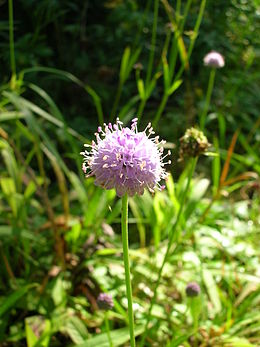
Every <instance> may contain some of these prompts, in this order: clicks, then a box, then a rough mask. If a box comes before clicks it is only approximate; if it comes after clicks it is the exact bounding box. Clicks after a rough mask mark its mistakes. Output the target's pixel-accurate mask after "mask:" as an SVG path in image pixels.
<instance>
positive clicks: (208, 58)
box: [203, 51, 225, 68]
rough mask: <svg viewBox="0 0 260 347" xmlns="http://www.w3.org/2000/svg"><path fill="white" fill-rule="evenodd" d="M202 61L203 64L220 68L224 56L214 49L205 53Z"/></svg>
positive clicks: (223, 62)
mask: <svg viewBox="0 0 260 347" xmlns="http://www.w3.org/2000/svg"><path fill="white" fill-rule="evenodd" d="M203 62H204V65H206V66H210V67H214V68H221V67H223V66H224V65H225V60H224V57H223V56H222V55H221V54H220V53H218V52H215V51H212V52H209V53H208V54H207V55H205V57H204V59H203Z"/></svg>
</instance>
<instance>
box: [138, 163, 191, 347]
mask: <svg viewBox="0 0 260 347" xmlns="http://www.w3.org/2000/svg"><path fill="white" fill-rule="evenodd" d="M197 159H198V158H197V157H196V158H193V159H192V162H191V168H190V171H189V176H188V181H187V184H186V187H185V190H184V192H183V194H182V198H181V203H180V208H179V211H178V214H177V218H176V221H175V223H174V225H173V228H172V231H171V235H170V239H169V242H168V246H167V250H166V253H165V255H164V258H163V262H162V265H161V267H160V270H159V273H158V278H157V281H156V284H155V288H154V295H153V298H152V301H151V304H150V307H149V311H148V317H147V320H146V324H145V331H144V334H143V336H142V340H141V343H140V347H143V346H144V342H145V338H146V336H147V333H148V325H149V323H150V320H151V316H152V309H153V306H154V304H155V302H156V299H157V291H158V287H159V284H160V281H161V277H162V273H163V269H164V266H165V264H166V262H167V260H168V256H169V254H170V250H171V247H172V244H173V242H174V240H175V234H176V230H177V227H178V225H179V222H180V220H181V216H182V211H183V207H184V205H185V201H186V197H187V193H188V191H189V188H190V183H191V179H192V176H193V173H194V170H195V167H196V164H197ZM171 225H172V222H170V224H169V228H170V227H171Z"/></svg>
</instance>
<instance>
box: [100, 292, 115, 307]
mask: <svg viewBox="0 0 260 347" xmlns="http://www.w3.org/2000/svg"><path fill="white" fill-rule="evenodd" d="M97 305H98V308H99V309H100V310H104V311H108V310H111V309H112V308H113V307H114V303H113V299H112V296H111V295H109V294H106V293H100V294H99V296H98V298H97Z"/></svg>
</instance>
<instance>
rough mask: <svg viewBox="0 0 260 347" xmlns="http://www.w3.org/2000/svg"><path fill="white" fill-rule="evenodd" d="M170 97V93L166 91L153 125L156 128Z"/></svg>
mask: <svg viewBox="0 0 260 347" xmlns="http://www.w3.org/2000/svg"><path fill="white" fill-rule="evenodd" d="M168 98H169V96H168V94H166V93H164V94H163V97H162V101H161V103H160V106H159V108H158V110H157V112H156V115H155V117H154V120H153V127H154V128H156V127H157V124H158V122H159V120H160V118H161V115H162V113H163V111H164V109H165V106H166V104H167V101H168Z"/></svg>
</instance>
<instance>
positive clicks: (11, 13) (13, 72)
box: [8, 0, 16, 85]
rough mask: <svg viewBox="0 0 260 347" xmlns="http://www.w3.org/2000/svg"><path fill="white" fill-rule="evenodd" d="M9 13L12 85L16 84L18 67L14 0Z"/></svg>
mask: <svg viewBox="0 0 260 347" xmlns="http://www.w3.org/2000/svg"><path fill="white" fill-rule="evenodd" d="M8 12H9V49H10V65H11V73H12V77H11V85H13V84H15V80H16V65H15V53H14V14H13V0H8Z"/></svg>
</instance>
